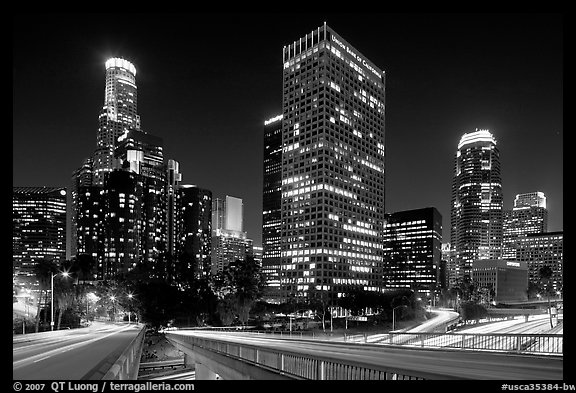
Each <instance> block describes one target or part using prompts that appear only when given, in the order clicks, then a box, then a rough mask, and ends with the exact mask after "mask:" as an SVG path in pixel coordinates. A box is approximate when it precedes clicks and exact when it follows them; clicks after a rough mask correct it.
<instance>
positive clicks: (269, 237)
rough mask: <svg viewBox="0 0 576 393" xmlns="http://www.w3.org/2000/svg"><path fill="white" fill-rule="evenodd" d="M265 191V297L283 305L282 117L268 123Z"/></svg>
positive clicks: (263, 260)
mask: <svg viewBox="0 0 576 393" xmlns="http://www.w3.org/2000/svg"><path fill="white" fill-rule="evenodd" d="M263 179H264V181H263V190H262V191H263V192H262V249H263V250H262V273H264V275H265V276H266V288H265V290H264V297H265V298H266V300H267V301H268V302H271V303H278V302H280V255H281V248H280V244H281V243H280V239H281V234H282V230H281V229H282V228H281V225H282V205H281V202H282V115H278V116H274V117H272V118H270V119H268V120H266V121H265V122H264V174H263Z"/></svg>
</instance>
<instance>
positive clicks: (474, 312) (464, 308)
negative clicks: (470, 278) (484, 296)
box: [460, 301, 488, 323]
mask: <svg viewBox="0 0 576 393" xmlns="http://www.w3.org/2000/svg"><path fill="white" fill-rule="evenodd" d="M487 316H488V311H487V310H486V308H485V307H484V306H482V305H481V304H477V303H475V302H472V301H466V302H462V303H461V304H460V317H461V318H462V320H463V321H464V323H466V322H467V321H476V323H478V321H479V320H480V319H483V318H486V317H487Z"/></svg>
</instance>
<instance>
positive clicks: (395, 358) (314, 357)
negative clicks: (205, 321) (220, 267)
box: [166, 330, 563, 380]
mask: <svg viewBox="0 0 576 393" xmlns="http://www.w3.org/2000/svg"><path fill="white" fill-rule="evenodd" d="M391 334H392V336H393V337H401V336H402V335H405V334H406V333H391ZM415 334H422V333H415ZM431 334H434V335H435V337H436V338H437V337H438V335H445V336H448V335H449V336H453V335H452V334H446V333H445V334H441V333H431ZM472 336H473V335H469V337H468V339H464V340H462V339H460V340H456V341H457V343H458V345H456V346H453V347H449V346H441V345H437V346H436V347H434V348H433V347H432V345H429V346H426V347H425V346H423V345H421V344H419V347H418V348H414V347H412V346H410V345H399V344H386V345H384V344H374V343H358V342H350V341H348V342H337V341H330V340H323V341H321V340H317V339H308V338H301V337H298V336H295V337H292V338H290V337H279V336H277V335H266V334H254V333H248V332H228V333H223V332H215V331H206V330H179V331H169V332H166V337H167V339H168V340H169V341H170V342H172V343H173V344H174V345H175V346H176V347H177V348H178V349H180V350H181V351H182V352H184V353H185V354H186V362H187V364H194V365H195V367H196V378H197V379H234V380H247V379H318V380H331V379H332V380H389V379H443V380H450V379H470V380H477V379H508V380H512V379H514V380H534V379H539V380H561V379H562V371H563V356H562V355H561V354H560V352H553V351H552V352H546V351H542V352H537V350H536V349H534V348H537V347H538V346H533V345H523V346H522V347H521V348H519V347H518V346H517V343H518V341H517V340H511V341H510V343H511V344H512V345H513V346H514V349H513V350H508V349H503V350H500V351H494V350H491V349H490V350H480V349H479V348H476V347H469V348H470V349H468V348H467V347H466V345H464V347H463V346H462V343H463V342H464V343H471V342H472V341H470V338H471V337H472ZM536 336H537V335H536ZM484 338H486V337H484ZM428 339H430V338H427V340H428ZM532 339H534V338H532ZM392 341H393V342H394V339H392ZM480 341H482V342H484V343H485V344H486V343H487V342H489V340H485V339H484V340H480ZM504 341H505V340H504ZM421 342H423V341H422V339H419V343H421ZM522 342H524V341H522ZM408 344H411V343H408ZM532 344H533V343H532ZM528 347H531V348H533V349H534V352H532V353H531V354H528V353H527V352H526V353H524V352H522V351H521V349H526V348H528ZM556 347H560V348H561V344H559V345H557V346H556Z"/></svg>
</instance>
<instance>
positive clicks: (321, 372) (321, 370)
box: [317, 360, 326, 381]
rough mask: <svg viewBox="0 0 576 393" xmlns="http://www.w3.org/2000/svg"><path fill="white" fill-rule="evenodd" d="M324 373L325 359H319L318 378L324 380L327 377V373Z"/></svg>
mask: <svg viewBox="0 0 576 393" xmlns="http://www.w3.org/2000/svg"><path fill="white" fill-rule="evenodd" d="M324 373H325V365H324V360H318V370H317V376H318V378H317V379H319V380H321V381H324V380H325V379H326V375H325V374H324Z"/></svg>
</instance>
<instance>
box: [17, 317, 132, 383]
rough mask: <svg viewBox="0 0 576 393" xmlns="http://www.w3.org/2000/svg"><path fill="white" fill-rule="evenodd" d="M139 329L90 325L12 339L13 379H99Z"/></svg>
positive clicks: (116, 325)
mask: <svg viewBox="0 0 576 393" xmlns="http://www.w3.org/2000/svg"><path fill="white" fill-rule="evenodd" d="M140 329H141V326H140V327H138V325H136V324H131V325H128V324H127V323H116V324H115V323H104V322H94V323H93V324H92V325H91V326H90V327H86V328H81V329H70V330H60V331H54V332H45V333H33V334H26V335H18V336H13V339H12V342H13V348H12V351H13V352H12V377H13V379H14V380H80V379H101V377H102V376H103V375H104V373H105V372H106V371H108V368H109V367H110V366H111V364H112V363H113V362H114V361H116V359H118V357H119V356H120V354H121V353H122V351H124V350H125V349H126V347H127V346H128V345H129V344H130V342H131V341H132V340H133V339H134V338H135V337H136V336H137V334H138V332H139V331H140Z"/></svg>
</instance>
